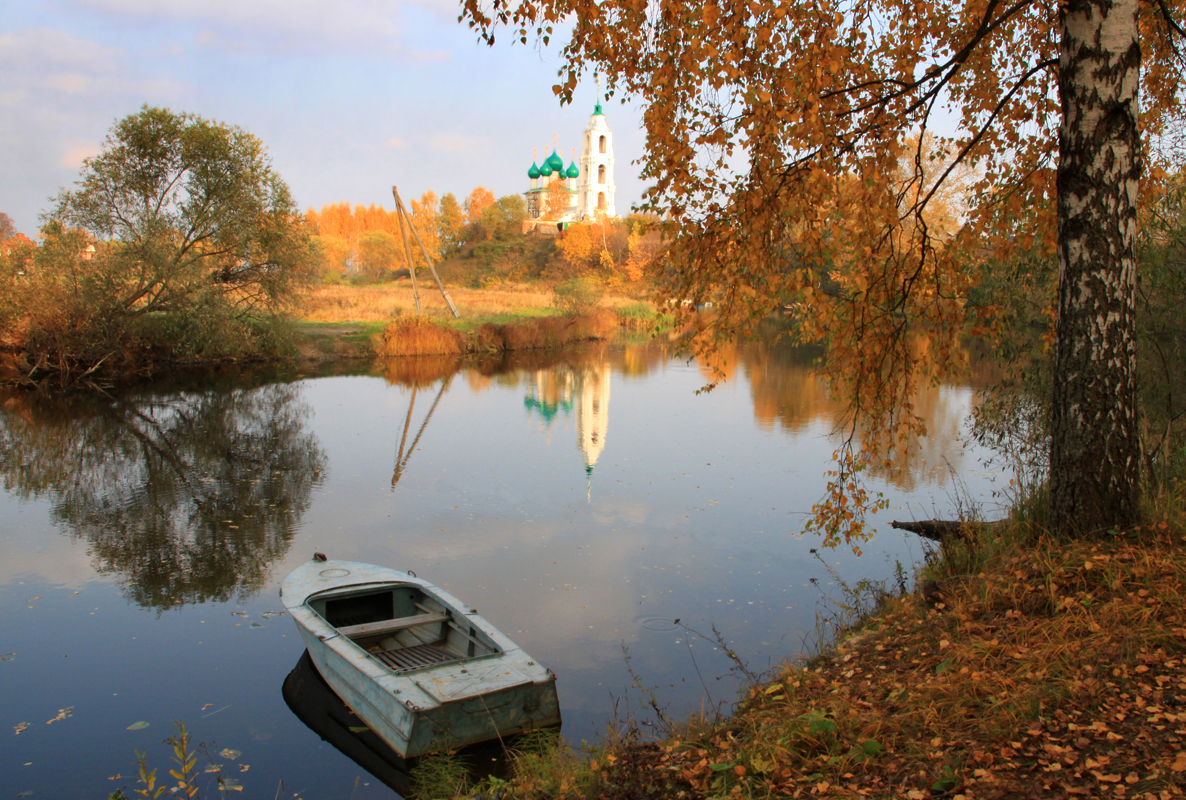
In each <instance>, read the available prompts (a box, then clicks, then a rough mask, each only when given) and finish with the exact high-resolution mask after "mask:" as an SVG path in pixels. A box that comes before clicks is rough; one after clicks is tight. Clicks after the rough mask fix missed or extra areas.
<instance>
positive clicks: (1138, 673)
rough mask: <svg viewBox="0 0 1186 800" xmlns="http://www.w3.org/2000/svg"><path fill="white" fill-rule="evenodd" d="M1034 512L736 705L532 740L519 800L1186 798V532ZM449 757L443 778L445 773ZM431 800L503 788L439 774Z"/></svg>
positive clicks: (876, 594)
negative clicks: (1090, 535) (656, 735)
mask: <svg viewBox="0 0 1186 800" xmlns="http://www.w3.org/2000/svg"><path fill="white" fill-rule="evenodd" d="M1183 522H1184V518H1183V515H1182V514H1181V513H1180V512H1179V513H1175V514H1174V515H1173V517H1172V518H1164V519H1162V520H1160V521H1158V522H1157V523H1156V524H1154V525H1152V526H1150V527H1148V528H1144V529H1141V530H1134V531H1130V532H1127V533H1125V534H1122V535H1116V536H1112V537H1109V538H1108V539H1107V540H1106V541H1089V542H1082V541H1066V540H1061V539H1057V538H1054V537H1051V536H1050V535H1048V534H1045V533H1042V532H1040V531H1036V530H1034V529H1032V528H1028V527H1025V526H1021V525H1012V526H1008V527H1005V526H1002V527H995V528H991V529H983V530H981V531H980V532H978V533H977V534H975V535H973V536H970V537H968V538H967V539H965V540H963V541H958V542H952V543H948V544H946V545H944V547H943V548H942V549H941V551H940V552H939V553H938V554H937V555H936V557H935V559H934V560H933V562H932V563H931V564H930V565H929V566H928V567H926V568H925V569H924V572H923V574H922V575H921V578H920V585H921V586H922V587H923V588H922V590H921V591H919V592H917V593H908V594H886V593H884V592H883V591H881V590H878V591H873V592H872V593H870V592H869V591H868V587H866V591H865V593H864V594H863V596H862V597H858V596H857V595H858V594H859V593H858V592H856V591H853V592H852V593H851V594H850V595H849V596H848V598H847V600H846V602H845V603H844V605H845V606H847V607H848V608H849V609H852V608H856V607H857V606H858V605H859V604H860V602H861V600H864V601H867V602H872V603H873V604H874V605H875V608H874V610H873V611H872V613H870V614H868V615H866V616H863V617H861V619H860V621H859V623H858V625H857V626H856V627H853V628H851V629H849V630H848V631H847V632H846V633H845V634H844V636H843V637H842V638H843V641H842V642H841V643H839V644H838V645H836V646H835V647H833V648H831V649H829V650H828V651H827V652H826V653H825V654H823V655H821V656H819V657H817V658H815V659H814V660H812V661H811V662H809V663H807V664H801V665H788V666H785V667H783V668H782V669H780V670H778V671H777V672H776V673H775V674H773V675H772V676H769V677H768V678H767V679H766V680H764V681H762V682H759V683H757V684H755V685H753V686H751V687H750V688H749V689H748V690H747V691H746V694H745V697H744V698H743V699H742V701H741V702H740V704H739V706H738V708H737V709H736V711H735V713H734V714H732V715H731V716H729V717H727V718H725V719H720V720H711V721H698V722H693V723H685V724H681V725H677V726H672V727H671V728H670V729H669V731H668V733H667V735H666V738H662V739H659V740H656V741H643V740H642V738H641V737H639V736H638V735H637V732H636V731H635V730H633V729H632V728H631V726H630V725H629V724H626V725H625V726H623V727H622V728H621V729H620V730H619V731H618V732H617V734H616V735H614V736H611V737H609V738H608V739H607V740H606V741H605V742H602V743H601V744H599V745H598V746H597V747H595V748H593V749H590V750H588V751H582V752H579V753H577V752H574V751H572V750H570V749H568V748H567V747H566V746H565V745H562V744H561V745H559V746H554V747H552V748H538V747H536V748H528V749H526V750H525V751H524V752H523V753H522V754H521V755H520V756H519V758H518V760H517V764H518V767H517V769H518V772H517V774H516V776H515V777H514V778H512V779H511V781H510V783H509V784H508V785H503V786H501V787H497V788H498V789H499V790H500V791H504V792H505V793H506V796H508V797H516V798H560V797H570V798H578V797H580V798H626V797H632V798H633V797H678V798H689V799H692V798H708V797H746V798H750V797H753V798H774V797H840V798H858V797H865V798H867V797H876V798H910V799H911V800H917V799H919V798H930V797H935V798H938V797H951V798H961V797H962V798H1006V797H1009V798H1029V797H1076V796H1080V797H1140V798H1167V797H1181V796H1182V795H1183V787H1184V783H1186V657H1184V653H1183V651H1184V650H1186V588H1184V587H1186V582H1184V579H1186V548H1183V544H1184V543H1186V535H1184V534H1186V529H1184V525H1183ZM433 769H436V771H437V772H439V771H440V770H439V769H437V768H431V767H430V771H429V772H428V773H426V775H429V774H436V773H434V772H432V770H433ZM424 788H425V795H426V796H442V795H447V794H448V793H449V792H450V791H452V792H455V793H456V794H457V795H459V796H460V795H463V794H471V793H473V792H477V793H479V794H483V793H485V792H487V791H489V790H491V789H494V788H496V787H483V786H478V787H476V788H475V787H464V786H460V785H454V786H452V787H448V786H442V785H441V783H440V782H439V781H438V782H435V783H433V784H432V785H428V786H425V787H424Z"/></svg>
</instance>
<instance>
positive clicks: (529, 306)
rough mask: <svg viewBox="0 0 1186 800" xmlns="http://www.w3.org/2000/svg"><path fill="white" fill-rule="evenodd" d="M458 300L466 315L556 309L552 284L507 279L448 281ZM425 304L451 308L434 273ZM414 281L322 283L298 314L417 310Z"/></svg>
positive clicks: (431, 311)
mask: <svg viewBox="0 0 1186 800" xmlns="http://www.w3.org/2000/svg"><path fill="white" fill-rule="evenodd" d="M446 288H447V289H448V291H449V295H450V297H452V298H453V303H454V304H455V305H456V306H457V309H458V310H459V311H460V312H461V315H462V316H463V317H466V318H473V317H478V318H482V317H497V316H503V315H508V314H529V315H531V314H534V315H541V314H550V313H552V290H551V288H550V287H547V286H541V285H538V284H523V285H506V284H504V285H502V286H500V287H499V288H497V289H464V288H456V287H446ZM636 302H637V299H636V298H630V297H624V296H617V295H607V296H606V297H604V298H603V299H602V304H603V305H604V306H607V307H609V308H618V307H621V306H627V305H630V304H631V303H636ZM420 305H421V308H422V309H423V310H424V312H425V314H427V315H428V316H432V317H438V316H446V315H448V314H449V311H448V308H447V307H446V305H445V300H444V298H442V297H441V293H440V292H439V291H438V290H437V287H436V284H434V283H433V282H432V281H431V279H429V280H428V281H427V282H422V283H421V285H420ZM415 310H416V305H415V301H414V299H413V294H412V286H411V284H410V283H409V282H407V281H400V282H398V283H383V284H376V285H372V286H347V285H338V286H317V287H314V288H313V289H311V290H310V291H309V292H308V294H306V295H305V296H304V297H303V298H302V299H301V300H300V301H299V302H298V304H297V308H296V310H295V312H294V313H295V316H296V317H297V318H298V319H300V320H302V321H305V322H340V323H346V322H380V321H387V320H391V319H392V318H394V317H399V316H405V315H410V314H414V313H415Z"/></svg>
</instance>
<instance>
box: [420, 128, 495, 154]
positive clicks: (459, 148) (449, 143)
mask: <svg viewBox="0 0 1186 800" xmlns="http://www.w3.org/2000/svg"><path fill="white" fill-rule="evenodd" d="M486 145H487V141H486V140H485V139H483V138H482V137H479V136H466V135H464V134H461V133H438V134H436V135H435V136H433V137H432V138H431V139H429V141H428V147H429V149H431V150H436V151H437V152H438V153H472V152H475V151H477V150H481V149H482V148H483V147H485V146H486Z"/></svg>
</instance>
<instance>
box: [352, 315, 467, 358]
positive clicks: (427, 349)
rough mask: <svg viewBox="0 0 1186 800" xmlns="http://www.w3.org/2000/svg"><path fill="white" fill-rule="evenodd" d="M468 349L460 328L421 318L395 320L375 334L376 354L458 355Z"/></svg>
mask: <svg viewBox="0 0 1186 800" xmlns="http://www.w3.org/2000/svg"><path fill="white" fill-rule="evenodd" d="M468 349H469V348H468V346H467V342H466V339H465V336H463V335H462V334H461V332H460V331H457V330H455V329H453V328H450V327H448V326H446V325H441V324H439V323H436V322H432V321H430V320H428V319H426V318H424V317H408V318H406V319H400V320H396V321H395V322H392V323H391V324H389V325H388V326H387V327H386V328H384V329H383V332H382V333H381V334H379V335H378V336H377V337H375V354H376V355H378V356H426V355H459V354H461V353H464V352H466V350H468Z"/></svg>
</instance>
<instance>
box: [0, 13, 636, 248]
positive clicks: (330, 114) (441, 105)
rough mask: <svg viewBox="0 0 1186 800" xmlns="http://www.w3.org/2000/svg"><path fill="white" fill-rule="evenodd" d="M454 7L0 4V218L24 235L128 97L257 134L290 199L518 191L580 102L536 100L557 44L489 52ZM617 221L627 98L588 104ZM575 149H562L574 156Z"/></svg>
mask: <svg viewBox="0 0 1186 800" xmlns="http://www.w3.org/2000/svg"><path fill="white" fill-rule="evenodd" d="M459 9H460V5H459V3H457V2H454V0H7V2H5V3H4V10H3V14H0V211H2V212H5V213H7V214H8V215H9V216H11V217H12V219H13V221H14V222H15V223H16V227H17V230H19V231H21V232H22V233H25V234H26V235H29V236H35V235H36V232H37V229H38V227H39V222H38V215H39V214H41V213H42V212H44V211H45V210H46V209H48V208H49V207H50V206H51V198H52V197H53V196H54V195H55V194H57V192H58V191H59V190H60V189H62V188H68V187H70V186H71V185H73V183H74V181H75V180H77V178H78V175H79V169H80V168H81V166H82V161H83V159H84V158H86V157H87V156H91V155H95V154H96V153H98V152H99V151H100V148H101V146H102V143H103V139H104V137H105V136H106V133H107V131H108V129H109V128H110V127H111V126H112V124H113V123H114V122H116V121H117V120H119V119H122V118H123V117H125V116H127V115H129V114H133V113H135V112H136V111H137V110H138V109H139V108H140V107H141V106H142V105H144V104H146V103H147V104H149V105H156V106H163V107H167V108H170V109H173V110H174V111H178V112H181V111H185V112H192V113H196V114H199V115H201V116H203V117H205V118H207V119H210V120H216V121H219V122H225V123H229V124H232V125H237V126H239V127H241V128H243V129H245V130H247V131H249V132H251V133H253V134H255V135H256V136H258V137H259V138H260V139H261V140H262V141H263V142H264V144H265V145H266V146H267V148H268V152H269V153H270V155H271V157H272V162H273V164H274V166H275V167H276V169H277V171H278V172H279V173H280V175H281V176H282V177H283V178H284V179H285V181H286V182H287V183H288V185H289V186H290V187H291V189H292V191H293V194H294V196H295V197H296V199H297V202H298V203H299V204H300V205H301V207H302V208H310V207H312V208H321V206H323V205H325V204H327V203H337V202H343V201H345V202H349V203H351V204H363V205H370V204H371V203H377V204H380V205H383V206H384V207H386V208H391V207H392V205H393V201H392V197H391V187H392V185H396V186H398V187H399V191H400V195H401V197H403V198H404V202H405V203H406V202H408V200H409V199H410V198H413V197H419V196H420V195H421V193H423V192H424V191H426V190H432V191H434V192H436V193H437V195H438V196H440V195H443V194H445V193H446V192H452V193H453V194H455V195H456V196H457V197H458V199H463V198H464V196H466V195H468V194H469V192H470V191H472V190H473V189H474V187H476V186H485V187H486V188H488V189H490V190H491V191H493V192H494V194H495V195H496V196H499V197H501V196H503V195H507V194H513V193H518V192H522V191H524V190H526V189H527V188H528V187H529V185H530V184H529V181H528V178H527V170H528V168H529V167H530V166H531V160H532V152H531V151H532V148H538V149H539V150H540V156H539V157H540V158H541V159H542V158H543V157H544V154H543V152H542V151H543V148H544V147H545V146H547V147H550V146H551V144H552V135H553V133H556V134H559V139H558V144H559V146H560V150H561V154H562V155H563V156H564V159H565V161H568V160H569V159H570V158H571V150H570V149H571V148H573V147H578V148H579V146H580V135H581V132H582V131H583V130H584V128H585V126H586V124H588V121H589V115H590V114H591V113H592V110H593V106H594V104H595V103H596V101H597V90H596V88H595V87H594V84H593V82H592V79H591V78H588V79H587V80H585V82H584V83H582V85H581V86H579V87H578V89H577V93H576V97H575V100H574V103H573V104H572V105H569V106H564V107H561V106H560V103H559V101H558V100H557V99H556V97H555V96H554V95H553V93H552V85H553V84H554V83H557V82H558V81H557V79H556V74H557V69H558V68H559V66H560V60H559V56H558V48H556V47H555V46H553V47H551V48H547V49H543V50H539V49H536V48H535V47H533V46H532V45H527V46H523V45H515V46H511V44H510V42H509V37H507V38H506V39H503V40H502V41H500V42H499V43H498V44H497V45H496V46H495V47H493V48H491V47H487V46H486V45H483V44H480V43H479V42H478V40H477V35H476V34H475V33H474V32H473V31H471V30H470V29H469V28H468V27H466V26H465V25H463V24H461V23H459V22H458V21H457V15H458V13H459ZM605 111H606V119H607V121H608V123H609V125H610V128H611V129H612V130H613V132H614V151H615V158H616V167H615V175H614V177H615V182H616V184H617V202H616V205H617V208H618V213H625V212H626V211H627V210H628V209H629V208H630V206H632V205H634V204H637V203H638V202H639V201H640V199H641V196H642V190H643V184H642V182H641V181H640V180H639V178H638V167H637V166H636V165H634V164H632V163H631V162H632V161H635V160H637V159H638V158H640V157H641V155H642V153H643V146H644V144H645V136H644V134H643V132H642V130H641V115H640V112H639V111H638V109H637V108H635V107H633V106H630V105H621V104H619V103H618V101H617V100H613V101H611V102H610V103H609V104H607V105H606V107H605ZM577 155H578V157H579V155H580V153H579V151H578V153H577Z"/></svg>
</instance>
